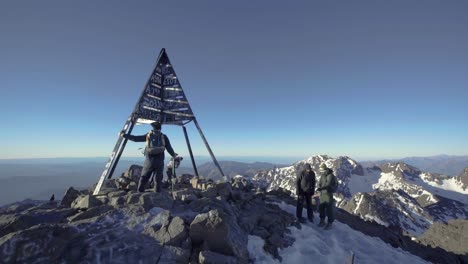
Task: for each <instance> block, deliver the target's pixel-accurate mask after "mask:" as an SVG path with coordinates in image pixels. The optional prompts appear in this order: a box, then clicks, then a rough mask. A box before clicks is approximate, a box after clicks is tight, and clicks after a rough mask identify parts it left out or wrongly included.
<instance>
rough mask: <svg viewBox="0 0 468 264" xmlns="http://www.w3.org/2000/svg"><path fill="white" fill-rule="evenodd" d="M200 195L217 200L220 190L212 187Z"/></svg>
mask: <svg viewBox="0 0 468 264" xmlns="http://www.w3.org/2000/svg"><path fill="white" fill-rule="evenodd" d="M200 194H201V196H202V197H206V198H215V197H216V196H218V190H217V189H216V188H215V187H211V188H208V189H206V190H204V191H202V192H201V193H200Z"/></svg>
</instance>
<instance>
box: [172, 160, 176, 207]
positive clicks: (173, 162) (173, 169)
mask: <svg viewBox="0 0 468 264" xmlns="http://www.w3.org/2000/svg"><path fill="white" fill-rule="evenodd" d="M171 161H172V178H171V196H172V199H174V200H175V197H174V180H175V177H176V174H175V167H176V166H175V158H174V157H172V158H171Z"/></svg>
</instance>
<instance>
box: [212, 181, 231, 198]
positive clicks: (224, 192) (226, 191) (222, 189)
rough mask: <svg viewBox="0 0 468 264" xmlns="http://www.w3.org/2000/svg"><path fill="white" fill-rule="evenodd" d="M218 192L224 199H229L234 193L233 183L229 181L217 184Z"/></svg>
mask: <svg viewBox="0 0 468 264" xmlns="http://www.w3.org/2000/svg"><path fill="white" fill-rule="evenodd" d="M215 187H216V190H217V192H218V196H221V197H222V198H223V199H226V200H227V199H229V198H230V197H231V193H232V187H231V184H230V183H228V182H221V183H218V184H216V185H215Z"/></svg>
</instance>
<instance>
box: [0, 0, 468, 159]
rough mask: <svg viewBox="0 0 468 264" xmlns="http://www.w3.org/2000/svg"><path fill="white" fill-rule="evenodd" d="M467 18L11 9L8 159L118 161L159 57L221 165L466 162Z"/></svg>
mask: <svg viewBox="0 0 468 264" xmlns="http://www.w3.org/2000/svg"><path fill="white" fill-rule="evenodd" d="M467 14H468V2H467V1H461V0H460V1H456V0H454V1H430V0H421V1H374V0H373V1H48V0H45V1H2V2H0V89H1V96H0V107H1V108H0V110H1V111H0V118H1V119H0V120H1V121H2V124H1V126H0V128H1V129H0V135H1V136H0V158H26V157H28V158H30V157H89V156H107V155H109V153H110V152H111V150H112V148H113V146H114V143H115V140H116V135H117V133H118V131H119V130H120V129H121V126H122V125H123V123H124V121H125V120H126V118H127V116H128V115H129V114H130V112H131V110H132V109H133V107H134V105H135V102H136V100H137V99H138V96H139V94H140V92H141V89H142V88H143V85H144V83H145V81H146V80H147V78H148V76H149V73H150V72H151V70H152V67H153V66H154V63H155V60H156V58H157V55H158V54H159V51H160V49H161V48H166V50H167V52H168V54H169V57H170V59H171V61H172V63H173V65H174V67H175V70H176V72H177V74H178V76H179V79H180V80H181V83H182V85H183V88H184V89H185V92H186V94H187V97H188V99H189V101H190V103H191V105H192V108H193V110H194V112H195V114H196V116H197V118H198V120H199V122H200V125H201V126H202V128H203V130H204V132H205V135H206V137H207V138H208V141H209V142H210V144H211V145H212V147H213V150H214V151H215V153H216V154H217V155H220V156H225V155H232V156H236V155H237V156H243V155H246V156H298V157H306V156H310V155H312V154H322V153H323V154H330V155H332V156H338V155H349V156H351V157H355V158H389V157H402V156H412V155H419V156H426V155H434V154H441V153H446V154H457V155H464V154H468V122H467V117H468V103H467V101H468V100H467V99H468V48H467V47H468V15H467ZM148 129H149V127H148V126H142V127H139V128H137V129H136V130H135V133H137V134H138V133H144V132H146V131H147V130H148ZM163 129H164V131H165V132H166V133H167V134H168V135H169V137H170V139H171V141H172V143H173V145H174V148H175V150H176V152H178V153H179V154H182V155H186V153H187V151H186V147H185V142H184V141H183V134H182V130H181V129H180V128H178V127H165V128H163ZM189 133H190V136H191V139H192V141H193V142H192V144H193V146H194V150H195V153H196V154H197V155H207V152H206V150H205V149H204V146H203V144H202V143H201V141H200V140H199V136H198V134H197V133H196V130H195V129H194V128H193V125H190V129H189ZM141 146H142V144H141V143H140V144H135V143H132V144H129V145H128V148H127V150H126V152H125V155H127V156H136V155H138V151H137V148H138V147H141Z"/></svg>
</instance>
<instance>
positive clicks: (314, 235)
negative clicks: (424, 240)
mask: <svg viewBox="0 0 468 264" xmlns="http://www.w3.org/2000/svg"><path fill="white" fill-rule="evenodd" d="M278 206H279V207H280V208H282V209H283V210H285V211H287V212H289V213H291V214H294V213H295V210H296V209H295V207H294V206H292V205H289V204H286V203H284V202H282V203H278ZM289 229H290V231H291V236H293V237H294V239H295V242H294V244H293V245H292V246H290V247H287V248H284V249H281V250H280V251H279V254H280V256H281V257H282V258H283V262H282V263H304V264H306V263H307V264H308V263H312V262H313V263H350V260H351V256H352V254H353V253H354V254H355V263H382V260H385V263H395V264H396V263H398V264H399V263H412V264H417V263H428V262H426V261H424V260H423V259H421V258H419V257H417V256H414V255H411V254H410V253H408V252H406V251H403V250H402V249H400V248H393V247H392V246H390V245H389V244H387V243H385V242H383V241H382V240H381V239H379V238H375V237H369V236H366V235H364V234H363V233H361V232H358V231H356V230H354V229H352V228H350V227H349V226H347V225H345V224H342V223H340V222H338V221H335V222H334V227H333V229H332V230H324V229H323V228H319V227H318V226H317V225H316V224H303V225H302V227H301V229H300V230H299V229H297V228H296V227H290V228H289ZM260 240H261V239H260ZM260 240H258V238H254V237H252V236H249V244H251V245H250V246H249V247H248V249H249V253H250V255H251V256H254V257H255V258H256V261H255V263H257V258H258V259H259V261H258V263H278V262H276V260H273V261H269V260H268V259H266V258H264V254H265V252H264V250H263V248H259V246H260V244H261V242H263V241H260ZM261 245H263V244H261Z"/></svg>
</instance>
